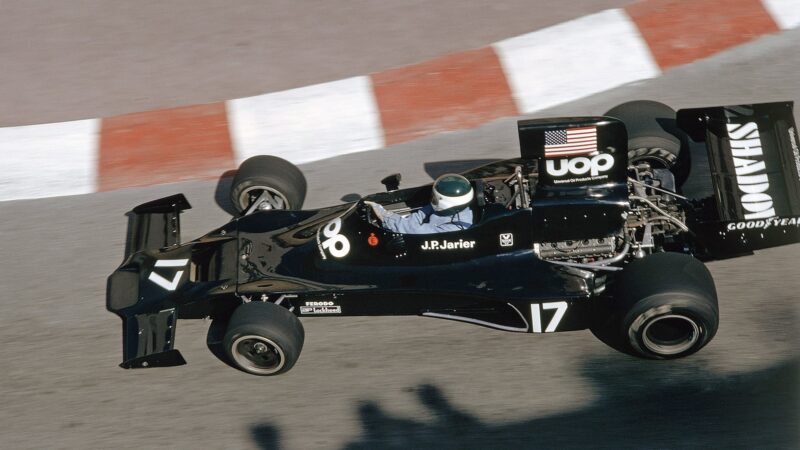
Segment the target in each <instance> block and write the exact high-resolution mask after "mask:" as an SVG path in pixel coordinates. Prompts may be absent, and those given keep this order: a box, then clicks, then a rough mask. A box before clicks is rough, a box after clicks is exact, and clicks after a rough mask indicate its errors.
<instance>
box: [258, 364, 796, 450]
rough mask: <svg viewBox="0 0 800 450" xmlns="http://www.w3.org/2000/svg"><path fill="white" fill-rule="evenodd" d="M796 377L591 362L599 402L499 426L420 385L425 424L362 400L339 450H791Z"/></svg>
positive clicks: (275, 439) (267, 439) (266, 437)
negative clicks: (357, 428) (357, 429)
mask: <svg viewBox="0 0 800 450" xmlns="http://www.w3.org/2000/svg"><path fill="white" fill-rule="evenodd" d="M799 369H800V359H792V360H788V361H785V362H783V363H780V364H778V365H776V366H773V367H770V368H767V369H765V370H761V371H756V372H751V373H746V374H741V375H718V374H712V373H709V372H706V371H705V370H703V369H700V368H697V367H694V366H691V365H689V364H687V363H685V362H666V363H659V362H646V363H645V362H642V361H636V360H630V361H627V360H626V361H620V360H619V358H615V359H614V361H610V360H609V359H607V358H606V359H602V358H601V359H595V360H592V361H589V362H587V364H586V365H585V366H584V369H583V371H584V375H585V376H586V377H587V378H588V379H589V380H590V381H591V382H592V384H593V386H594V387H595V390H596V392H597V401H596V402H594V403H593V404H591V405H589V406H587V407H585V408H583V409H580V410H577V411H574V412H568V413H563V414H555V415H550V416H545V417H537V418H532V419H521V420H519V421H511V422H506V423H487V422H486V421H484V420H482V419H480V418H478V417H476V416H475V415H472V414H470V413H469V412H468V411H464V410H462V409H459V408H458V407H456V406H454V405H453V403H451V401H450V400H449V399H448V397H447V396H446V395H444V393H443V392H442V390H441V389H440V388H438V387H437V386H433V385H420V386H418V387H417V388H416V389H414V390H413V392H414V393H415V394H416V396H417V397H418V399H419V401H420V402H421V403H422V404H423V405H424V406H425V407H426V408H427V409H428V410H429V411H430V413H431V415H432V416H433V417H434V419H433V420H432V421H423V420H417V419H413V418H404V417H398V416H394V415H392V414H390V413H388V412H387V408H384V407H382V405H380V404H378V403H376V402H373V401H365V402H362V403H361V404H360V405H359V406H358V415H359V417H360V419H361V424H362V433H361V436H360V437H359V438H358V439H356V440H355V441H353V442H351V443H349V444H346V445H345V446H344V447H343V448H344V449H348V450H361V449H375V448H388V449H407V448H414V449H431V450H434V449H435V450H443V449H472V448H475V449H486V448H569V449H571V448H709V447H717V448H797V447H798V444H800V436H799V435H798V431H797V424H798V423H800V422H799V421H800V414H798V410H799V409H800V408H799V407H798V405H799V403H798V401H799V400H800V395H799V393H798V388H797V387H798V381H800V376H799V375H800V370H799ZM497 388H498V389H502V386H498V387H497ZM520 395H532V396H533V395H537V396H541V395H546V394H543V393H541V392H521V393H520ZM251 437H252V438H253V440H254V441H255V442H256V443H257V445H259V447H260V448H263V449H278V448H280V430H279V429H277V428H276V427H274V426H273V425H270V424H268V423H263V424H258V425H255V426H253V427H252V428H251Z"/></svg>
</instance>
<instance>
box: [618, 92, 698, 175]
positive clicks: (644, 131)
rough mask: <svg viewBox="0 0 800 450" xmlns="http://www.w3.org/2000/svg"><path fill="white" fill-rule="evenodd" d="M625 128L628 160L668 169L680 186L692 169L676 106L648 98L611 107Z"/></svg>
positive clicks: (686, 139)
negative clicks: (678, 121)
mask: <svg viewBox="0 0 800 450" xmlns="http://www.w3.org/2000/svg"><path fill="white" fill-rule="evenodd" d="M605 115H606V116H609V117H615V118H617V119H619V120H621V121H622V122H623V123H624V124H625V128H626V129H627V130H628V161H629V162H630V163H635V162H639V161H646V162H648V163H650V165H651V166H652V167H653V168H655V169H669V170H671V171H672V173H673V174H674V175H675V184H676V186H678V187H680V186H681V185H683V183H684V181H686V179H687V178H689V171H690V169H691V162H690V160H689V159H690V152H689V150H688V136H687V135H686V133H684V132H683V131H681V130H680V129H679V128H678V126H677V120H676V113H675V110H674V109H672V108H670V107H669V106H667V105H665V104H663V103H659V102H654V101H651V100H636V101H632V102H627V103H623V104H621V105H617V106H615V107H613V108H611V109H610V110H609V111H608V112H606V113H605Z"/></svg>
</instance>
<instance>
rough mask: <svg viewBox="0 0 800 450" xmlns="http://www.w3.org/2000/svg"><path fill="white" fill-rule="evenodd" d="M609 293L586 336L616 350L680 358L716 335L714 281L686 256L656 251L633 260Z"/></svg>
mask: <svg viewBox="0 0 800 450" xmlns="http://www.w3.org/2000/svg"><path fill="white" fill-rule="evenodd" d="M614 293H615V295H614V299H613V300H611V304H610V305H609V309H608V311H606V315H605V317H604V319H601V320H600V321H598V323H597V324H596V325H595V326H594V327H593V328H592V332H593V333H594V334H595V336H597V337H598V338H599V339H600V340H601V341H603V342H605V343H606V344H608V345H609V346H611V347H612V348H615V349H617V350H619V351H621V352H624V353H628V354H631V355H634V356H638V357H640V358H649V359H673V358H681V357H684V356H688V355H691V354H692V353H695V352H696V351H698V350H700V349H701V348H703V347H704V346H705V345H706V344H708V343H709V341H711V339H712V338H713V337H714V335H715V334H716V332H717V326H718V324H719V307H718V306H717V294H716V289H715V287H714V281H713V279H712V278H711V274H710V273H709V271H708V269H707V268H706V267H705V265H704V264H703V263H701V262H700V261H698V260H697V259H695V258H693V257H691V256H688V255H683V254H680V253H656V254H653V255H649V256H647V257H645V258H643V259H641V260H636V261H633V262H631V263H630V264H628V266H626V267H625V269H623V272H622V274H621V276H620V278H618V279H617V282H616V286H615V289H614Z"/></svg>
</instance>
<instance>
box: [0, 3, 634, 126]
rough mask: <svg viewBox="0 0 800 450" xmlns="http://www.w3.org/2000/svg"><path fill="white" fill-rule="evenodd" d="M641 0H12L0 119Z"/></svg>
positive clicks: (352, 61)
mask: <svg viewBox="0 0 800 450" xmlns="http://www.w3.org/2000/svg"><path fill="white" fill-rule="evenodd" d="M630 2H631V0H533V1H531V0H471V1H469V2H464V1H459V0H436V1H425V0H404V1H398V2H384V1H372V0H337V1H335V2H332V1H325V0H302V1H301V0H269V1H263V0H239V1H237V2H236V3H235V7H234V6H232V5H231V4H230V3H229V2H219V1H215V0H171V1H168V2H165V1H161V0H139V1H136V2H121V1H117V2H108V1H105V0H70V1H60V2H55V1H51V0H24V1H19V0H18V1H14V0H8V1H3V2H2V14H0V57H2V61H3V64H2V70H0V103H1V104H3V105H7V106H4V107H3V108H0V126H15V125H27V124H33V123H47V122H60V121H66V120H77V119H84V118H93V117H106V116H111V115H117V114H123V113H130V112H140V111H146V110H150V109H155V108H164V107H172V106H183V105H191V104H200V103H208V102H215V101H220V100H229V99H232V98H239V97H248V96H252V95H258V94H263V93H266V92H274V91H280V90H284V89H290V88H295V87H302V86H306V85H310V84H315V83H322V82H327V81H333V80H338V79H342V78H348V77H352V76H357V75H364V74H367V73H371V72H377V71H381V70H385V69H389V68H393V67H398V66H402V65H406V64H413V63H418V62H420V61H423V60H426V59H429V58H433V57H437V56H441V55H444V54H447V53H451V52H456V51H463V50H467V49H471V48H478V47H483V46H486V45H488V44H491V43H492V42H496V41H498V40H501V39H505V38H508V37H512V36H516V35H520V34H524V33H527V32H530V31H534V30H537V29H540V28H544V27H547V26H550V25H555V24H557V23H560V22H564V21H567V20H570V19H574V18H576V17H580V16H583V15H586V14H591V13H593V12H598V11H601V10H604V9H608V8H615V7H621V6H624V5H625V4H627V3H630Z"/></svg>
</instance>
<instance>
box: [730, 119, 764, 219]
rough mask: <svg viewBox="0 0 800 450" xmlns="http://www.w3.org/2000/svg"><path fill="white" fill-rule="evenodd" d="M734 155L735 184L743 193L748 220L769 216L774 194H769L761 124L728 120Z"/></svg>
mask: <svg viewBox="0 0 800 450" xmlns="http://www.w3.org/2000/svg"><path fill="white" fill-rule="evenodd" d="M727 126H728V136H729V137H730V144H731V155H732V156H733V165H734V167H735V170H736V185H737V186H738V187H739V190H740V191H741V192H742V193H743V195H742V196H741V199H740V201H741V203H742V208H744V209H745V210H746V211H747V212H746V213H745V215H744V218H745V220H752V219H767V218H769V217H772V216H774V215H775V208H773V202H772V196H770V195H769V193H768V191H769V178H768V177H767V166H766V164H764V161H763V160H762V158H763V155H764V153H763V151H762V149H761V139H760V138H759V136H758V125H756V123H755V122H747V123H745V124H737V123H729V124H727Z"/></svg>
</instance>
